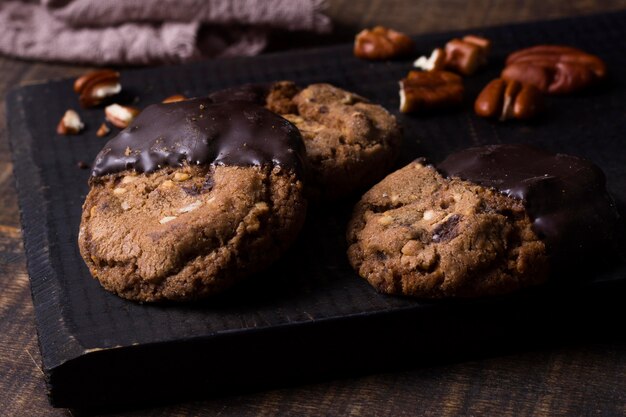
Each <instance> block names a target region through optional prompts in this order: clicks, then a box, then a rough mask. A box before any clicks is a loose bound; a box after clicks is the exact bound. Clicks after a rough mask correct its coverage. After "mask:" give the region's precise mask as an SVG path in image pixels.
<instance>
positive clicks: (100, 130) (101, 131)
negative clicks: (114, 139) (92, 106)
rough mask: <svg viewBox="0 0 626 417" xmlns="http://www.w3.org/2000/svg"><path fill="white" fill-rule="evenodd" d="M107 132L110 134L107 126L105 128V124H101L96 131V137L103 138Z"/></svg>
mask: <svg viewBox="0 0 626 417" xmlns="http://www.w3.org/2000/svg"><path fill="white" fill-rule="evenodd" d="M109 132H111V129H109V126H107V124H106V123H102V124H101V125H100V127H99V128H98V130H97V131H96V136H97V137H99V138H103V137H105V136H106V135H108V134H109Z"/></svg>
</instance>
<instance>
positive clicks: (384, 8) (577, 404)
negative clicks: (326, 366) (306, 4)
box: [0, 0, 626, 416]
mask: <svg viewBox="0 0 626 417" xmlns="http://www.w3.org/2000/svg"><path fill="white" fill-rule="evenodd" d="M329 3H330V4H329V5H330V15H331V16H333V17H334V19H335V20H336V22H337V23H338V26H339V27H340V29H341V28H347V29H344V33H349V34H350V36H351V35H352V34H353V33H354V31H356V30H358V29H360V28H362V27H365V26H371V25H374V24H383V25H388V26H392V27H395V28H397V29H399V30H403V31H406V32H408V33H412V34H419V33H425V32H432V31H445V30H452V29H463V28H469V27H477V26H483V25H491V24H500V23H509V22H520V21H527V20H532V19H536V18H539V17H541V18H553V17H561V16H573V15H578V14H586V13H591V12H601V11H609V10H617V9H623V8H624V7H626V1H620V0H607V1H603V2H595V1H593V0H584V1H583V0H570V1H558V2H557V1H555V2H545V1H543V0H527V1H523V2H497V1H488V0H478V1H472V2H461V1H453V0H446V1H436V0H431V1H412V0H387V1H385V0H374V1H371V2H365V1H359V2H357V1H354V0H332V1H330V2H329ZM339 32H341V31H339ZM83 71H84V67H74V66H67V65H63V66H61V65H50V64H39V63H37V64H34V63H25V62H23V61H17V60H12V59H7V58H3V57H0V97H4V95H5V94H6V91H7V90H8V88H10V87H11V86H14V85H17V84H19V83H21V82H32V81H37V80H46V79H52V78H60V77H67V76H74V75H76V74H80V73H82V72H83ZM9 117H10V115H9ZM11 171H12V168H11V163H10V156H9V152H8V144H7V140H6V119H5V107H4V100H2V101H1V102H0V195H2V198H0V375H2V378H0V410H2V413H1V414H2V415H7V416H67V415H72V413H71V412H70V411H69V410H61V409H53V408H51V407H50V406H49V405H48V403H47V399H46V397H45V385H44V381H43V375H42V373H41V371H40V369H39V364H40V363H41V360H40V358H39V351H38V346H37V340H36V332H35V327H34V322H33V309H32V303H31V301H30V291H29V287H28V277H27V274H26V269H25V258H24V254H23V248H22V245H21V236H20V233H19V215H18V211H17V204H16V199H15V192H14V189H13V178H12V174H11ZM625 370H626V343H624V341H623V340H617V341H610V340H609V342H607V343H604V344H588V345H584V344H583V345H580V344H578V345H576V346H572V347H568V348H561V349H555V348H545V349H542V350H539V351H535V352H526V353H519V354H513V355H508V356H504V357H499V358H492V359H484V360H477V361H472V362H465V363H460V364H452V365H446V366H437V365H433V367H431V368H421V369H413V370H408V371H403V372H396V373H386V374H380V375H373V376H367V377H361V378H350V379H344V380H336V381H330V382H324V383H319V384H312V385H307V386H302V387H295V388H285V389H278V390H272V391H267V392H260V393H252V394H242V395H236V396H230V397H226V398H218V399H213V400H206V401H197V402H188V403H184V404H177V405H171V406H162V407H157V408H151V409H142V410H127V411H125V412H121V413H116V415H125V416H140V415H154V416H193V415H221V416H229V415H233V416H257V415H265V416H277V415H328V414H336V415H356V416H359V415H363V416H365V415H398V416H403V415H416V414H421V415H427V416H428V415H433V416H439V415H446V416H447V415H494V414H496V415H521V416H524V415H546V416H547V415H556V416H560V415H563V416H565V415H580V414H587V415H596V414H598V415H624V414H626V394H625V393H626V372H625ZM81 414H85V413H81V412H74V413H73V415H81ZM89 414H93V415H96V414H98V413H89Z"/></svg>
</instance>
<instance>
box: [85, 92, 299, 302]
mask: <svg viewBox="0 0 626 417" xmlns="http://www.w3.org/2000/svg"><path fill="white" fill-rule="evenodd" d="M304 158H305V156H304V146H303V143H302V138H301V136H300V133H299V131H298V130H297V129H296V128H295V127H294V126H293V125H292V124H291V123H290V122H288V121H287V120H285V119H283V118H281V117H280V116H278V115H276V114H274V113H272V112H270V111H268V110H266V109H264V108H263V107H260V106H257V105H254V104H252V103H249V102H242V101H239V102H224V103H218V104H216V103H212V102H211V101H210V100H209V99H206V98H205V99H194V100H187V101H183V102H177V103H170V104H157V105H153V106H149V107H148V108H146V109H145V110H144V111H143V112H142V113H141V114H140V115H139V116H138V117H137V118H136V119H135V121H134V122H133V123H132V124H131V125H130V126H129V127H128V128H126V129H125V130H123V131H122V132H120V134H119V135H118V136H117V137H115V138H113V139H112V140H111V141H109V142H108V143H107V144H106V145H105V147H104V148H103V150H102V151H101V152H100V154H99V155H98V156H97V158H96V161H95V164H94V168H93V172H92V176H91V178H90V181H89V183H90V187H91V188H90V191H89V194H88V195H87V197H86V200H85V203H84V206H83V215H82V219H81V226H80V233H79V247H80V252H81V254H82V256H83V258H84V260H85V262H86V264H87V266H88V267H89V270H90V271H91V273H92V275H93V276H94V277H95V278H97V279H98V280H99V281H100V283H101V284H102V286H103V287H104V288H106V289H107V290H109V291H112V292H114V293H116V294H118V295H119V296H121V297H124V298H127V299H131V300H136V301H161V300H175V301H185V300H193V299H199V298H203V297H207V296H210V295H212V294H215V293H218V292H220V291H223V290H224V289H226V288H228V287H230V286H231V285H233V284H234V283H235V282H237V281H238V280H240V279H242V278H244V277H246V276H249V275H251V274H253V273H254V272H257V271H259V270H261V269H263V268H265V267H267V266H268V265H269V264H271V263H272V262H273V261H274V260H276V259H277V258H278V257H279V256H280V255H281V254H282V253H283V252H284V251H285V250H286V249H287V247H288V246H289V245H290V243H291V242H292V241H293V240H294V239H295V237H296V235H297V233H298V231H299V229H300V228H301V226H302V224H303V221H304V216H305V211H306V201H305V199H304V196H303V181H302V176H303V172H304Z"/></svg>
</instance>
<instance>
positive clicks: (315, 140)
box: [210, 81, 402, 199]
mask: <svg viewBox="0 0 626 417" xmlns="http://www.w3.org/2000/svg"><path fill="white" fill-rule="evenodd" d="M210 97H211V99H212V100H214V101H224V100H230V99H237V100H240V99H245V100H250V101H253V102H256V103H259V104H262V105H264V106H266V107H267V108H268V109H270V110H272V111H274V112H276V113H278V114H280V115H282V116H283V117H285V118H286V119H287V120H289V121H291V122H292V123H293V124H295V125H296V126H297V127H298V129H299V130H300V132H301V133H302V136H303V138H304V144H305V147H306V154H307V158H308V160H309V168H310V173H309V174H310V175H309V176H308V184H309V186H310V189H311V190H312V194H313V195H314V196H315V197H321V198H328V199H335V198H339V197H342V196H344V195H346V194H349V193H351V192H354V191H355V190H358V189H362V188H365V187H368V186H371V185H372V184H373V183H375V182H376V181H378V180H380V179H381V178H382V177H383V176H384V175H385V174H386V173H387V172H389V170H390V169H391V167H392V166H393V163H394V160H395V158H396V156H397V154H398V151H399V147H400V144H401V141H402V134H401V131H400V128H399V126H398V123H397V122H396V119H395V117H394V116H393V115H391V114H390V113H389V112H388V111H387V110H385V109H384V108H383V107H382V106H379V105H377V104H374V103H371V102H369V101H368V100H367V99H365V98H363V97H361V96H358V95H356V94H354V93H351V92H348V91H346V90H343V89H341V88H338V87H335V86H332V85H330V84H311V85H309V86H307V87H306V88H304V89H302V90H300V89H299V88H298V87H297V86H296V85H295V84H294V83H293V82H290V81H281V82H276V83H271V84H266V85H258V84H256V85H245V86H241V87H235V88H230V89H226V90H222V91H218V92H215V93H213V94H211V95H210Z"/></svg>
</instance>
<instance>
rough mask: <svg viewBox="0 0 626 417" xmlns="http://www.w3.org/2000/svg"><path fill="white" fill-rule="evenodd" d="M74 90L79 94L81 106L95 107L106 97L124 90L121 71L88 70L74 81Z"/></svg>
mask: <svg viewBox="0 0 626 417" xmlns="http://www.w3.org/2000/svg"><path fill="white" fill-rule="evenodd" d="M74 91H75V92H77V93H78V94H79V97H78V101H79V103H80V105H81V107H85V108H86V107H94V106H97V105H98V104H100V103H102V101H104V99H106V98H108V97H112V96H115V95H117V94H119V93H120V91H122V85H121V84H120V73H119V72H117V71H113V70H99V71H92V72H88V73H87V74H85V75H83V76H82V77H80V78H78V79H77V80H76V81H74Z"/></svg>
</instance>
